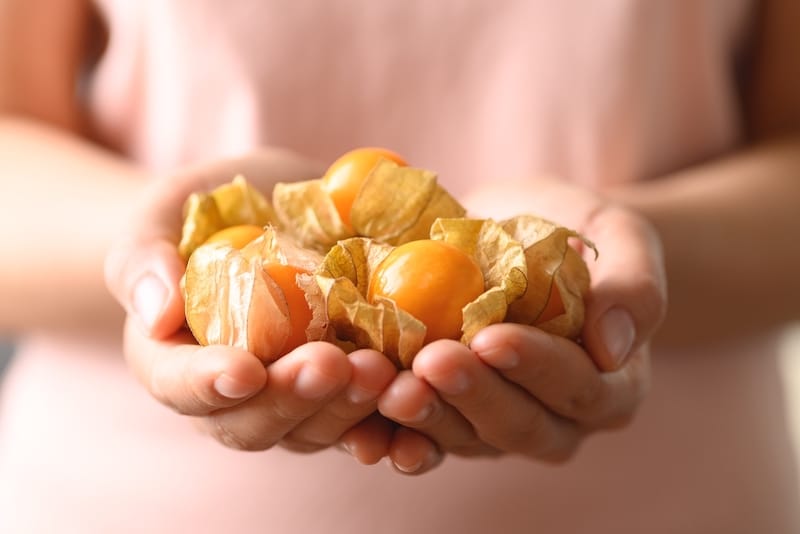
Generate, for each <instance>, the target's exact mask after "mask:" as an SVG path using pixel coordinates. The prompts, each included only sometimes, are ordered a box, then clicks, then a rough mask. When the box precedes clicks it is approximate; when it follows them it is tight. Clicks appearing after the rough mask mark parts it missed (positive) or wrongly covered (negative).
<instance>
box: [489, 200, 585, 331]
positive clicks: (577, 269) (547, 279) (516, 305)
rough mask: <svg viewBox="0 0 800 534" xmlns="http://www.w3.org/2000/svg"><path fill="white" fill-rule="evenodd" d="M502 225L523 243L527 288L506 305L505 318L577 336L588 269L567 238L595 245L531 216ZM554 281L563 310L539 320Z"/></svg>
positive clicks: (581, 322)
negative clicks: (517, 297) (560, 312)
mask: <svg viewBox="0 0 800 534" xmlns="http://www.w3.org/2000/svg"><path fill="white" fill-rule="evenodd" d="M501 224H502V226H503V228H504V229H505V230H506V231H507V232H508V233H509V234H510V235H511V236H513V237H514V238H515V239H517V240H519V241H520V242H521V243H522V246H523V247H524V249H525V260H526V263H527V266H528V267H527V280H528V287H527V290H526V291H525V294H524V295H522V296H521V297H520V298H519V299H517V300H516V301H515V302H513V303H511V304H510V305H509V309H508V315H507V316H506V321H509V322H514V323H521V324H532V325H536V326H537V327H539V328H541V329H542V330H545V331H548V332H550V333H552V334H555V335H559V336H562V337H568V338H573V339H574V338H577V337H578V336H579V335H580V331H581V328H582V327H583V318H584V296H585V295H586V294H587V293H588V290H589V271H588V268H587V267H586V263H585V262H584V261H583V259H582V258H581V256H580V255H579V254H578V253H577V252H576V251H575V250H574V249H573V248H572V247H571V246H570V244H569V239H570V238H577V239H579V240H581V241H582V242H583V243H584V244H585V245H586V246H588V247H590V248H592V249H593V250H594V251H595V253H597V249H596V248H595V246H594V244H593V243H592V242H591V241H589V240H588V239H586V238H585V237H583V236H582V235H580V234H579V233H578V232H575V231H574V230H570V229H568V228H564V227H563V226H559V225H557V224H555V223H553V222H551V221H548V220H546V219H542V218H539V217H536V216H533V215H521V216H518V217H514V218H512V219H508V220H506V221H503V222H502V223H501ZM553 284H556V287H557V288H558V290H559V292H560V295H561V300H562V302H563V304H564V310H565V311H564V313H562V314H560V315H558V316H556V317H554V318H552V319H550V320H548V321H546V322H541V323H540V322H538V319H539V317H540V316H541V314H542V312H543V311H544V310H545V308H546V307H547V302H548V300H549V298H550V294H551V287H552V285H553Z"/></svg>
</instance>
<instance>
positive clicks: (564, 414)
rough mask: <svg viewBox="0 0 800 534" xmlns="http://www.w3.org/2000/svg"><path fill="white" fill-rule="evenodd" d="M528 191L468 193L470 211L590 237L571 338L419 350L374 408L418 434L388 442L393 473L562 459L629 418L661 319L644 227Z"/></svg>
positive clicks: (498, 336)
mask: <svg viewBox="0 0 800 534" xmlns="http://www.w3.org/2000/svg"><path fill="white" fill-rule="evenodd" d="M528 187H529V189H527V190H526V189H525V188H524V187H523V188H520V187H516V188H515V189H514V195H512V196H509V195H508V193H507V191H508V189H506V190H503V189H501V188H488V189H482V190H481V191H480V192H478V193H477V194H476V196H475V197H474V198H478V199H480V205H481V207H482V208H484V209H483V211H482V212H481V214H482V215H486V216H495V217H497V218H504V217H509V216H512V215H515V214H519V213H534V214H538V215H541V216H544V217H547V218H549V219H551V220H554V221H556V222H558V223H560V224H563V225H565V226H568V227H571V228H573V229H576V230H578V231H579V232H581V233H582V234H583V235H585V236H586V237H588V238H589V239H591V240H592V241H594V243H595V244H596V245H597V248H598V250H599V251H600V255H599V257H598V258H597V259H596V260H595V258H594V254H593V252H591V251H583V252H584V256H585V259H586V261H587V264H588V267H589V270H590V273H591V278H592V283H591V293H590V295H589V297H588V298H587V300H586V318H585V324H584V328H583V331H582V337H581V339H580V340H579V341H578V342H576V341H572V340H568V339H564V338H559V337H556V336H552V335H550V334H547V333H545V332H543V331H541V330H539V329H537V328H535V327H532V326H523V325H515V324H498V325H492V326H490V327H488V328H486V329H484V330H482V331H481V332H479V333H478V334H477V335H476V336H475V338H474V339H473V340H472V343H471V345H470V346H469V347H466V346H464V345H462V344H460V343H458V342H455V341H439V342H435V343H432V344H430V345H428V346H426V347H424V348H423V350H422V351H421V352H420V353H419V354H418V355H417V357H416V359H415V360H414V364H413V367H412V370H410V371H404V372H401V373H399V374H398V376H397V378H396V379H395V380H394V381H393V382H392V384H391V385H390V386H389V388H388V389H387V391H386V392H385V393H384V394H383V395H382V396H381V398H380V399H379V403H378V407H379V410H380V412H381V414H383V415H384V416H385V417H386V418H388V419H391V420H393V421H395V422H396V423H398V424H400V425H403V426H404V427H405V428H406V429H408V430H407V432H414V433H417V434H418V438H417V441H416V442H415V447H414V449H413V450H412V449H411V448H408V447H406V448H404V447H402V446H400V445H399V444H398V443H396V442H393V443H392V445H390V451H391V452H390V457H391V458H392V460H393V461H394V463H395V465H397V466H398V468H400V470H401V471H404V472H408V471H409V469H407V467H408V466H422V468H421V469H420V471H419V472H424V471H425V469H424V467H425V466H427V465H429V464H431V463H432V462H431V459H432V458H436V457H437V454H441V453H447V452H449V453H454V454H459V455H470V456H471V455H496V454H502V453H515V454H521V455H524V456H527V457H531V458H535V459H539V460H544V461H563V460H565V459H568V458H570V457H571V456H572V455H573V454H574V452H575V451H576V449H577V448H578V446H579V444H580V443H581V442H582V441H583V440H584V439H585V437H586V436H588V435H589V434H591V433H593V432H597V431H602V430H609V429H615V428H619V427H622V426H624V425H626V424H627V423H628V422H629V421H631V419H632V418H633V416H634V415H635V413H636V411H637V408H638V407H639V405H640V404H641V402H642V400H643V398H644V396H645V394H646V391H647V389H648V385H649V382H650V365H649V355H650V351H649V343H650V339H651V337H652V335H653V334H654V332H655V331H656V330H657V328H658V326H659V324H660V323H661V321H662V320H663V318H664V314H665V312H666V281H665V280H666V279H665V273H664V267H663V258H662V253H661V246H660V241H659V238H658V236H657V234H656V232H655V231H654V230H653V228H652V227H651V225H650V224H649V223H648V222H647V221H646V220H644V219H643V218H642V217H640V216H638V215H637V214H635V213H633V212H631V211H629V210H627V209H626V208H624V207H621V206H617V205H614V204H613V203H610V202H606V201H605V200H604V199H602V198H601V197H600V196H599V195H596V194H594V193H591V192H589V191H586V190H583V189H579V188H576V187H573V186H569V185H566V184H561V183H557V182H542V183H538V184H534V185H531V186H528ZM472 207H473V208H474V206H472ZM498 208H499V209H498ZM473 211H475V210H474V209H473ZM487 212H488V213H487ZM423 438H424V439H427V445H426V446H420V443H423V441H422V440H423ZM404 439H407V438H404ZM401 463H402V466H401V465H400V464H401ZM403 467H406V468H403Z"/></svg>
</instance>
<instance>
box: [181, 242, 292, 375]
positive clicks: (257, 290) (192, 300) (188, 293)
mask: <svg viewBox="0 0 800 534" xmlns="http://www.w3.org/2000/svg"><path fill="white" fill-rule="evenodd" d="M184 299H185V302H186V308H185V311H186V321H187V323H188V325H189V328H190V329H191V331H192V333H193V334H194V337H195V339H197V341H198V342H199V343H200V344H201V345H229V346H232V347H238V348H240V349H243V350H246V351H249V352H252V353H253V354H255V355H256V356H257V357H258V358H259V359H261V360H262V361H265V362H268V361H272V360H274V359H276V358H277V357H278V356H279V354H280V349H281V348H282V347H283V345H284V343H285V342H286V339H287V338H288V336H289V332H290V323H289V311H288V307H287V305H286V300H285V298H284V296H283V293H282V292H281V290H280V288H279V287H278V285H277V284H276V283H275V282H274V281H273V280H272V279H271V278H269V277H268V276H266V274H265V273H264V270H263V268H262V267H261V264H260V262H259V261H258V260H257V259H255V260H254V259H248V258H247V257H245V256H244V255H243V254H242V253H241V252H240V251H239V250H236V249H234V248H233V247H230V246H227V245H223V244H209V245H203V246H201V247H198V248H197V249H196V250H195V253H194V254H192V255H191V256H190V257H189V261H188V264H187V267H186V274H185V276H184Z"/></svg>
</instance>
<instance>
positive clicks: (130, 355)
mask: <svg viewBox="0 0 800 534" xmlns="http://www.w3.org/2000/svg"><path fill="white" fill-rule="evenodd" d="M124 352H125V357H126V360H127V362H128V365H129V366H130V368H131V369H132V370H133V372H134V374H135V375H136V376H137V377H138V378H139V380H140V381H141V382H142V384H143V385H144V386H145V388H146V389H147V391H148V392H150V394H151V395H153V396H154V397H155V398H156V399H158V400H159V401H160V402H162V403H163V404H165V405H167V406H169V407H170V408H172V409H174V410H176V411H178V412H180V413H182V414H187V415H205V414H208V413H211V412H213V411H215V410H218V409H220V408H227V407H230V406H235V405H237V404H240V403H241V402H243V401H244V400H246V399H247V398H249V397H251V396H253V395H255V394H256V393H257V392H259V391H261V389H262V388H263V387H264V385H265V384H266V382H267V372H266V370H265V369H264V365H263V364H262V363H261V361H260V360H259V359H258V358H257V357H256V356H255V355H253V354H251V353H249V352H246V351H243V350H240V349H235V348H232V347H222V346H209V347H201V346H199V345H197V344H196V342H195V341H194V339H193V338H192V336H191V334H189V333H188V332H186V331H181V332H179V333H178V334H175V335H173V336H172V337H170V338H169V339H166V340H163V341H158V340H154V339H152V338H150V337H147V336H146V335H144V334H143V333H142V332H141V330H140V329H139V328H137V327H136V326H134V325H133V324H132V322H131V320H128V321H127V322H126V325H125V336H124Z"/></svg>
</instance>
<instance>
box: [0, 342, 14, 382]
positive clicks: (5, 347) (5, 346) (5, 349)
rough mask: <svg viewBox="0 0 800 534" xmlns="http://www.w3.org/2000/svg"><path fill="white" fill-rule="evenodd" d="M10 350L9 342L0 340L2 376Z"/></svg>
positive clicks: (0, 374) (0, 373)
mask: <svg viewBox="0 0 800 534" xmlns="http://www.w3.org/2000/svg"><path fill="white" fill-rule="evenodd" d="M11 350H12V347H11V343H8V342H6V341H3V340H0V377H2V374H3V370H4V369H5V368H6V365H8V362H9V360H10V359H11Z"/></svg>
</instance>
